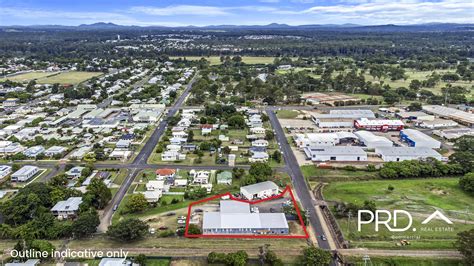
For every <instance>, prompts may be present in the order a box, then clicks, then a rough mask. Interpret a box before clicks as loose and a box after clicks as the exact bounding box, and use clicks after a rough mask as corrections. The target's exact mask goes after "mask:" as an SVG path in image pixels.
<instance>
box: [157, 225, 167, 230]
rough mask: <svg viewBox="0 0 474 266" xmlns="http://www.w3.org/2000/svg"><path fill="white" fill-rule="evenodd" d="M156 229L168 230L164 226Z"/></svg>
mask: <svg viewBox="0 0 474 266" xmlns="http://www.w3.org/2000/svg"><path fill="white" fill-rule="evenodd" d="M158 229H160V230H167V229H168V227H166V226H162V227H160V228H158Z"/></svg>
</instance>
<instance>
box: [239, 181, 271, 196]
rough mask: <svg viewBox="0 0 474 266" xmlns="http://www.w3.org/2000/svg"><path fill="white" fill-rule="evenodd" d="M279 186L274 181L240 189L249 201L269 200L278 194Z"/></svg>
mask: <svg viewBox="0 0 474 266" xmlns="http://www.w3.org/2000/svg"><path fill="white" fill-rule="evenodd" d="M278 191H279V189H278V186H277V185H276V184H275V183H273V182H272V181H265V182H260V183H256V184H252V185H248V186H243V187H241V188H240V194H242V196H244V197H245V198H246V199H248V200H252V199H256V198H260V199H263V198H268V197H271V196H274V195H277V194H278Z"/></svg>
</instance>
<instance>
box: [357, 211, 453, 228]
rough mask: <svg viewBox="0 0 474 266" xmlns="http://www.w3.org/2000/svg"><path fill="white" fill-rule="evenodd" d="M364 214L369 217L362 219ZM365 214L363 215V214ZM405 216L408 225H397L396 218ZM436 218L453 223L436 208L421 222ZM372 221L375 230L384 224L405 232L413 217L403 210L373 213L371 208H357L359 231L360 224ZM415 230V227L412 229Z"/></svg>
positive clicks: (409, 226) (425, 222)
mask: <svg viewBox="0 0 474 266" xmlns="http://www.w3.org/2000/svg"><path fill="white" fill-rule="evenodd" d="M364 214H366V215H368V216H369V217H370V219H368V220H363V219H362V216H363V215H364ZM364 216H365V215H364ZM402 216H405V217H407V218H408V225H407V226H405V227H403V228H398V227H397V218H399V217H402ZM435 218H438V219H440V220H443V221H444V222H446V223H447V224H453V222H452V221H451V220H449V219H448V217H446V216H445V215H444V214H443V213H441V212H440V211H438V210H436V211H435V212H433V213H432V214H431V215H430V216H428V217H427V218H426V219H425V220H423V221H422V222H421V224H427V223H429V222H430V221H431V220H433V219H435ZM372 222H374V224H375V232H378V231H379V226H380V225H384V226H385V227H386V228H387V229H388V230H389V231H390V232H405V231H407V230H409V229H410V228H411V226H412V224H413V217H412V216H411V214H410V213H409V212H407V211H405V210H394V211H393V214H392V213H391V212H390V211H387V210H376V211H375V213H374V212H373V211H371V210H359V211H358V212H357V230H358V231H359V232H360V231H361V226H362V225H363V224H370V223H372ZM412 230H413V231H416V228H413V229H412Z"/></svg>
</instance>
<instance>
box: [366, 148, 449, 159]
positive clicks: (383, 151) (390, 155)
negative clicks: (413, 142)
mask: <svg viewBox="0 0 474 266" xmlns="http://www.w3.org/2000/svg"><path fill="white" fill-rule="evenodd" d="M375 153H377V154H378V155H380V157H382V160H384V161H385V162H399V161H405V160H422V159H427V158H430V157H431V158H435V159H437V160H440V161H441V160H442V159H443V156H441V154H439V153H438V152H436V151H435V150H433V149H430V148H426V147H378V148H376V149H375Z"/></svg>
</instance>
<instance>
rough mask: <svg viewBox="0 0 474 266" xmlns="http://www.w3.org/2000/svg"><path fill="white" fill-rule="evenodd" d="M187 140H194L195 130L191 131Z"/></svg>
mask: <svg viewBox="0 0 474 266" xmlns="http://www.w3.org/2000/svg"><path fill="white" fill-rule="evenodd" d="M186 141H187V142H193V141H194V131H192V130H190V131H189V133H188V137H187V140H186Z"/></svg>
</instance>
